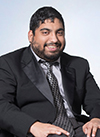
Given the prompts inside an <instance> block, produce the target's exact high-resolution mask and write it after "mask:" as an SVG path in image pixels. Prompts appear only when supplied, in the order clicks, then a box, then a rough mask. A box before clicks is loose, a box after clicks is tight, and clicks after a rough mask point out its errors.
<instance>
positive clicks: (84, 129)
mask: <svg viewBox="0 0 100 137" xmlns="http://www.w3.org/2000/svg"><path fill="white" fill-rule="evenodd" d="M82 129H83V132H84V133H85V134H87V124H85V125H83V127H82Z"/></svg>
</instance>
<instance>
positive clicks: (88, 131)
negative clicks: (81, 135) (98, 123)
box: [87, 127, 92, 137]
mask: <svg viewBox="0 0 100 137" xmlns="http://www.w3.org/2000/svg"><path fill="white" fill-rule="evenodd" d="M91 132H92V127H88V129H87V137H90V135H91Z"/></svg>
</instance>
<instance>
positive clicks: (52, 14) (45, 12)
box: [30, 7, 64, 35]
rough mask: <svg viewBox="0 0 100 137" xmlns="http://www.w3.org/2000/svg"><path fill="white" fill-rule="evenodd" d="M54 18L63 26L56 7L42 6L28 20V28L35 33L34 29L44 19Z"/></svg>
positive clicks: (52, 19)
mask: <svg viewBox="0 0 100 137" xmlns="http://www.w3.org/2000/svg"><path fill="white" fill-rule="evenodd" d="M55 18H58V19H59V20H60V21H61V22H62V25H63V27H64V20H63V18H62V15H61V14H60V13H59V12H58V11H57V10H56V9H54V8H53V7H42V8H40V9H38V10H37V11H36V12H35V13H34V14H33V15H32V17H31V20H30V30H32V32H33V34H34V35H35V30H36V28H38V27H39V26H40V24H41V23H44V21H45V20H46V19H50V20H51V21H52V22H53V21H54V19H55Z"/></svg>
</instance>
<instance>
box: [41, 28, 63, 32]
mask: <svg viewBox="0 0 100 137" xmlns="http://www.w3.org/2000/svg"><path fill="white" fill-rule="evenodd" d="M42 30H47V31H50V29H48V28H42V29H40V31H42ZM57 31H64V29H63V28H59V29H58V30H57Z"/></svg>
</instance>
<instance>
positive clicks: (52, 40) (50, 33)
mask: <svg viewBox="0 0 100 137" xmlns="http://www.w3.org/2000/svg"><path fill="white" fill-rule="evenodd" d="M64 35H65V34H64V28H63V25H62V23H61V21H60V20H59V19H57V18H55V19H54V21H53V22H52V21H51V20H50V19H47V20H45V22H44V23H42V24H40V26H39V28H37V29H36V30H35V35H33V33H32V30H30V31H29V33H28V38H29V41H30V43H31V46H32V49H33V51H34V52H35V53H36V54H37V55H38V56H39V57H40V58H42V59H44V60H46V61H55V60H57V59H58V57H59V56H60V55H61V53H62V51H63V49H64V47H65V38H64Z"/></svg>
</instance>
